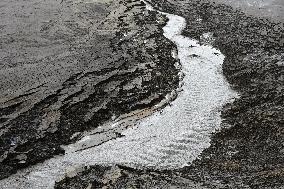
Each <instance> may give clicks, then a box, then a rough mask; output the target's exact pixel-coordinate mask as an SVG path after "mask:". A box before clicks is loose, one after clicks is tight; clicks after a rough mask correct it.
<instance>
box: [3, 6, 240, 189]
mask: <svg viewBox="0 0 284 189" xmlns="http://www.w3.org/2000/svg"><path fill="white" fill-rule="evenodd" d="M147 8H148V9H150V10H151V9H152V8H151V6H149V5H147ZM162 14H164V15H166V16H167V17H168V19H169V21H168V23H167V25H166V26H165V27H164V28H163V29H164V36H165V37H167V38H168V39H170V40H171V41H173V42H174V43H175V44H176V45H177V48H178V54H177V56H178V58H179V59H180V63H181V67H182V69H181V71H182V73H183V74H184V78H183V81H182V82H183V85H182V86H181V89H180V92H178V96H177V98H176V99H175V100H174V101H173V102H171V105H169V106H167V107H165V108H164V109H163V110H162V111H157V112H155V113H153V114H152V115H150V116H148V117H146V118H142V119H141V120H139V121H138V122H135V124H134V126H133V127H131V128H129V129H126V130H125V131H123V132H122V134H123V135H124V137H121V138H117V139H114V140H110V141H108V142H106V143H102V144H101V145H97V146H95V147H91V148H87V149H85V150H84V149H81V150H79V151H78V150H75V149H78V147H77V146H78V145H79V146H83V145H82V144H90V143H92V141H93V140H94V139H93V138H92V136H91V135H90V136H85V137H84V138H83V139H82V140H80V141H78V142H77V143H76V144H73V145H70V146H67V147H66V150H67V151H66V154H65V155H64V156H57V157H55V158H52V159H50V160H47V161H45V162H44V163H41V164H38V165H36V166H33V167H30V168H28V169H25V170H21V171H19V172H18V173H17V174H15V175H13V176H11V177H9V178H7V179H4V180H2V181H0V188H6V189H16V188H21V189H23V188H27V189H28V188H33V189H37V188H53V185H54V182H55V180H56V179H57V178H58V177H60V175H63V174H64V172H66V169H67V170H68V169H70V167H74V166H76V165H92V164H124V165H128V166H132V167H138V168H139V167H152V168H155V169H176V168H180V167H183V166H185V165H187V164H188V163H191V162H192V161H193V160H195V159H196V158H197V157H198V156H199V155H200V154H201V152H202V151H203V150H204V149H205V148H208V147H209V146H210V136H211V135H212V133H213V132H215V131H216V130H218V129H220V128H221V121H222V120H221V117H220V110H221V108H222V106H223V105H224V104H225V103H227V102H229V101H230V100H233V99H234V98H235V97H237V94H236V92H234V91H233V90H232V89H230V86H229V84H228V83H227V81H226V80H225V78H224V77H223V75H222V69H221V67H222V63H223V60H224V56H223V55H222V54H221V52H220V51H219V50H217V49H214V48H212V47H211V46H208V45H200V44H199V43H198V41H196V40H192V39H190V38H188V37H185V36H182V35H181V32H182V30H183V29H184V27H185V26H186V21H185V19H184V18H183V17H180V16H177V15H172V14H166V13H162ZM117 125H119V124H117V123H113V124H111V125H109V127H110V128H115V127H117ZM104 135H105V134H104ZM100 137H102V138H104V137H106V136H100ZM68 167H69V168H68Z"/></svg>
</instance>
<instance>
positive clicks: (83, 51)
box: [0, 1, 179, 178]
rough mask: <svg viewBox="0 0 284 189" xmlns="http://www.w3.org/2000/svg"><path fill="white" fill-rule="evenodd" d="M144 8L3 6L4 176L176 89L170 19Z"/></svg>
mask: <svg viewBox="0 0 284 189" xmlns="http://www.w3.org/2000/svg"><path fill="white" fill-rule="evenodd" d="M143 9H145V5H144V4H142V3H141V2H140V1H105V2H104V1H100V2H96V1H94V2H89V3H86V2H83V1H62V2H61V3H60V2H59V1H49V2H46V1H42V2H37V1H30V2H29V3H28V4H27V3H25V2H21V1H20V2H18V1H4V2H2V1H1V10H3V11H2V12H1V13H2V16H1V19H2V20H3V22H2V23H1V24H3V26H2V27H1V28H2V33H1V38H0V40H1V58H0V62H1V70H0V72H1V73H0V77H1V84H0V85H1V87H0V88H1V89H0V90H1V97H0V98H1V100H0V102H1V104H0V106H1V108H0V116H1V118H0V120H1V123H0V124H1V133H0V134H1V139H0V155H1V158H0V178H4V177H8V176H9V175H11V174H12V173H15V172H16V171H17V170H18V169H21V168H24V167H27V166H30V165H32V164H35V163H38V162H41V161H44V160H45V159H48V158H51V157H52V156H54V155H56V154H62V153H64V150H63V149H62V148H61V145H63V144H68V143H71V142H72V141H75V140H76V139H77V138H78V137H80V132H82V131H86V130H89V129H93V128H96V127H98V126H99V125H100V124H102V123H104V122H105V121H107V120H109V119H111V118H112V119H115V118H116V117H118V116H119V115H120V114H122V113H127V112H130V111H133V110H135V109H142V108H145V107H151V106H153V105H154V104H156V103H158V102H159V101H160V100H161V99H163V98H164V96H165V95H166V94H167V93H169V92H170V91H172V90H173V89H176V88H177V87H178V82H179V77H178V75H177V74H178V70H177V69H176V67H175V66H174V64H175V63H176V62H177V60H175V59H174V58H173V57H172V51H174V50H175V49H176V48H175V46H174V45H173V43H172V42H170V41H169V40H168V39H166V38H165V37H164V36H163V35H162V26H163V25H164V24H165V21H166V19H165V17H164V16H161V15H158V14H157V13H155V12H148V13H147V14H146V15H144V14H142V13H143V11H141V10H143ZM12 10H13V11H14V12H17V11H16V10H18V12H17V13H13V14H12V13H11V12H10V11H12ZM42 12H43V13H44V14H43V15H41V13H42ZM9 20H13V21H14V22H10V21H9ZM157 20H159V22H157ZM117 137H119V135H118V136H117Z"/></svg>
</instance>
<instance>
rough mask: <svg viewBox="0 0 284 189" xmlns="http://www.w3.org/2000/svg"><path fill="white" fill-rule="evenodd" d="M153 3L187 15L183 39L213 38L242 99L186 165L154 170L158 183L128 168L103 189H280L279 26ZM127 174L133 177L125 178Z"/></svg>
mask: <svg viewBox="0 0 284 189" xmlns="http://www.w3.org/2000/svg"><path fill="white" fill-rule="evenodd" d="M151 2H152V4H153V5H155V7H156V8H157V9H160V10H162V11H164V12H168V13H173V14H177V15H180V16H183V17H185V18H186V20H187V28H186V29H185V30H184V33H183V34H184V35H186V36H189V37H191V38H195V39H198V40H200V42H201V43H202V42H203V40H202V37H201V36H202V35H203V34H204V33H208V32H211V33H210V34H212V37H213V38H212V41H211V43H212V44H213V45H214V46H216V47H217V48H218V49H220V50H221V51H222V53H223V54H224V55H225V56H226V59H225V61H224V64H223V72H224V74H225V76H226V78H227V79H228V81H229V82H230V83H231V85H232V86H233V87H234V88H235V89H236V90H238V91H239V93H240V94H241V97H240V98H239V99H238V100H236V101H235V102H233V103H231V104H227V105H226V106H225V107H224V108H223V113H222V117H223V118H224V121H223V129H222V130H221V131H220V132H218V133H216V134H215V135H214V136H213V137H212V140H213V141H212V144H211V147H210V148H208V149H207V150H205V151H204V152H203V153H202V155H201V156H200V158H199V159H198V160H196V161H195V162H193V164H192V165H191V166H188V167H185V168H183V169H180V170H176V171H171V172H167V173H166V172H159V171H154V172H155V174H158V175H159V176H158V177H149V176H150V175H151V174H150V173H149V172H147V171H144V172H143V174H138V173H141V172H140V171H137V170H132V171H134V172H135V175H134V176H133V175H132V174H133V173H129V172H128V173H127V174H126V175H123V174H122V175H121V176H119V179H116V180H115V181H113V180H112V179H109V181H110V183H111V185H109V186H108V187H109V188H119V186H122V185H121V184H124V185H123V186H125V185H127V184H130V183H133V182H134V183H135V184H132V185H131V186H132V187H133V188H143V187H145V186H150V187H149V188H151V187H152V188H154V187H158V188H159V187H160V188H162V187H164V188H167V187H168V188H169V187H172V186H175V187H176V186H178V187H181V188H182V187H184V188H186V187H188V186H189V185H184V184H185V183H188V182H192V183H195V184H193V185H191V186H190V187H191V188H207V187H208V188H218V189H219V188H268V187H270V188H279V187H281V186H283V185H284V182H283V181H284V180H283V178H284V177H283V174H284V173H283V169H284V167H283V165H284V162H283V142H284V132H283V128H282V126H283V123H284V120H283V118H284V117H283V108H284V104H283V102H284V96H283V94H284V86H283V85H284V84H283V83H284V82H283V79H284V78H283V75H284V63H283V62H284V50H283V49H284V48H283V42H284V39H283V33H284V27H283V22H281V21H275V20H272V19H269V18H260V17H255V16H250V15H248V14H245V13H243V12H242V11H240V10H235V9H233V8H232V7H230V6H228V5H224V4H217V3H212V1H203V0H193V1H182V0H180V1H179V0H178V1H177V0H166V1H155V0H153V1H151ZM228 126H229V127H228ZM227 127H228V128H227ZM100 169H101V168H100V167H91V168H89V169H88V170H89V171H95V170H100ZM124 169H125V168H120V171H122V172H123V171H124ZM82 173H84V171H83V172H82ZM82 173H81V174H82ZM94 175H96V173H93V174H91V176H89V177H88V179H90V178H91V179H90V180H88V184H90V185H91V186H92V187H93V188H96V186H101V185H100V184H102V186H104V184H103V183H102V180H99V181H98V180H97V179H95V178H94V177H93V176H94ZM130 175H131V179H125V178H128V176H130ZM165 175H166V176H165ZM177 175H178V176H177ZM81 178H84V177H81V176H78V177H77V176H75V177H73V178H68V179H67V180H64V181H61V182H59V183H57V187H58V188H61V187H62V188H72V186H73V184H74V182H75V179H78V180H77V181H78V182H76V184H78V183H82V181H81V180H80V179H81ZM122 178H123V179H124V180H123V179H122ZM140 178H150V181H149V182H148V181H147V179H142V180H143V183H142V182H139V181H140V180H141V179H140ZM173 178H174V179H173ZM183 179H184V180H183ZM122 180H123V181H122ZM193 181H194V182H193ZM97 182H101V183H98V184H97ZM144 183H151V184H150V185H144ZM165 183H167V184H166V185H165ZM197 183H198V184H197ZM201 184H202V187H200V185H201Z"/></svg>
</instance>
